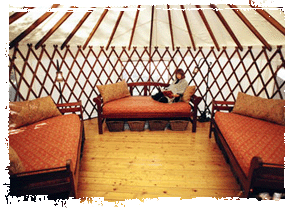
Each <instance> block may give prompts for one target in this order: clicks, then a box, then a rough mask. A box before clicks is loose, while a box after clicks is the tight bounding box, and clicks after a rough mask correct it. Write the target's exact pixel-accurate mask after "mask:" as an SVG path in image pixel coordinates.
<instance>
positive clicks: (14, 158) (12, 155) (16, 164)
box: [8, 146, 25, 175]
mask: <svg viewBox="0 0 288 208" xmlns="http://www.w3.org/2000/svg"><path fill="white" fill-rule="evenodd" d="M9 160H10V166H8V171H9V172H8V173H9V174H10V175H11V174H16V173H20V172H24V171H25V169H24V166H23V164H22V162H21V160H20V158H19V156H18V155H17V153H16V152H15V150H14V149H13V148H12V147H11V146H9Z"/></svg>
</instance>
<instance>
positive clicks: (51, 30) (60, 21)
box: [35, 6, 76, 49]
mask: <svg viewBox="0 0 288 208" xmlns="http://www.w3.org/2000/svg"><path fill="white" fill-rule="evenodd" d="M70 8H76V7H75V6H71V7H70ZM72 13H73V12H71V11H68V12H66V13H65V14H64V16H63V17H62V18H61V19H60V20H59V21H58V22H57V23H56V24H55V25H54V26H53V27H52V28H51V29H50V30H49V31H48V32H47V33H46V35H45V36H43V37H42V39H41V40H40V41H39V42H38V43H37V44H36V45H35V48H36V49H38V48H39V47H40V46H41V45H42V44H43V43H44V42H45V41H46V40H47V39H48V38H49V37H50V36H51V35H52V34H53V33H54V32H55V31H56V30H57V29H58V28H59V27H60V26H61V25H62V24H63V23H64V22H65V21H66V20H67V19H68V17H70V15H71V14H72Z"/></svg>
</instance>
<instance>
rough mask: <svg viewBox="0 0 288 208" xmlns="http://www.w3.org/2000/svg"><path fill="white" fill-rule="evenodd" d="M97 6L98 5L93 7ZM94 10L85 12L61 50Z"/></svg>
mask: <svg viewBox="0 0 288 208" xmlns="http://www.w3.org/2000/svg"><path fill="white" fill-rule="evenodd" d="M91 8H96V7H91ZM91 13H92V11H88V12H86V13H85V15H84V16H83V17H82V19H81V20H80V21H79V23H78V24H77V25H76V26H75V28H74V29H73V31H72V32H71V33H70V34H69V36H68V37H67V38H66V40H65V41H64V42H63V44H62V45H61V50H63V48H64V47H65V46H66V45H67V44H68V43H69V41H70V40H71V39H72V37H73V36H74V35H75V33H76V32H77V31H78V30H79V29H80V27H81V26H82V25H83V23H84V22H85V21H86V19H87V18H88V17H89V16H90V14H91Z"/></svg>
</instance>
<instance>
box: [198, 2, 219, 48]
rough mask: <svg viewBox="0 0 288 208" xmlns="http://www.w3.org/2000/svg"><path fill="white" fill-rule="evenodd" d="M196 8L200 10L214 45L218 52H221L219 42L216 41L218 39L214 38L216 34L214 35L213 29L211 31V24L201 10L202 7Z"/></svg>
mask: <svg viewBox="0 0 288 208" xmlns="http://www.w3.org/2000/svg"><path fill="white" fill-rule="evenodd" d="M195 6H196V8H198V13H199V15H200V17H201V19H202V21H203V22H204V24H205V26H206V28H207V31H208V32H209V34H210V37H211V39H212V40H213V43H214V45H215V47H216V48H217V50H218V51H220V47H219V44H218V42H217V40H216V38H215V36H214V33H213V31H212V29H211V27H210V25H209V23H208V21H207V19H206V17H205V14H204V12H203V11H202V9H201V6H200V5H195Z"/></svg>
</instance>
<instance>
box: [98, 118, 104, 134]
mask: <svg viewBox="0 0 288 208" xmlns="http://www.w3.org/2000/svg"><path fill="white" fill-rule="evenodd" d="M98 132H99V134H103V122H102V117H101V116H98Z"/></svg>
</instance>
